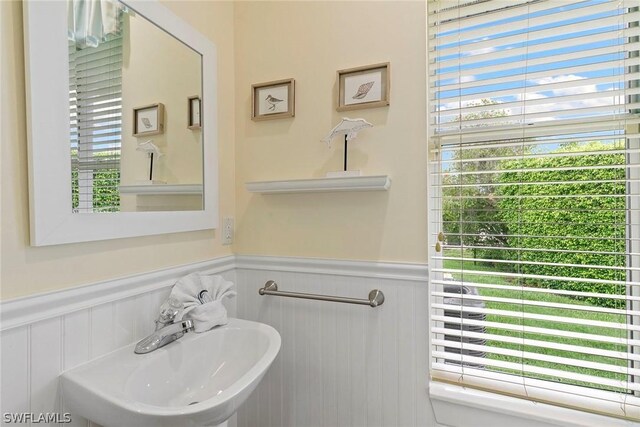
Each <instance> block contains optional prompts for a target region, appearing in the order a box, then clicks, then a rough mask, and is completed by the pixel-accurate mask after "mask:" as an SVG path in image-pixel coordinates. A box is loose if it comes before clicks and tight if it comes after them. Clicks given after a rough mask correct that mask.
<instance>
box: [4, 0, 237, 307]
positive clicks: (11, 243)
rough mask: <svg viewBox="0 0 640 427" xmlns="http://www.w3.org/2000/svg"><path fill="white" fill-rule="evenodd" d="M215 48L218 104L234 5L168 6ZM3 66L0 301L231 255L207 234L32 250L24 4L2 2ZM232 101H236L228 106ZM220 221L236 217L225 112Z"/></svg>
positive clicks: (227, 70) (226, 94)
mask: <svg viewBox="0 0 640 427" xmlns="http://www.w3.org/2000/svg"><path fill="white" fill-rule="evenodd" d="M163 3H164V4H165V5H167V6H168V7H169V8H170V9H172V10H173V11H174V12H175V13H176V14H177V15H179V16H180V17H182V18H183V19H185V20H187V21H188V22H189V23H190V24H191V25H193V26H194V27H195V28H196V29H197V30H198V31H200V32H201V33H203V34H204V35H206V36H207V37H209V38H210V39H211V40H212V41H214V42H215V44H216V46H217V49H218V73H219V77H220V81H221V82H224V83H223V84H219V85H218V93H219V101H218V102H219V103H220V105H221V106H222V105H229V103H230V100H233V98H234V90H233V81H234V71H233V67H234V58H233V57H234V47H233V43H234V40H233V34H234V32H233V4H232V3H230V2H184V1H174V2H163ZM0 11H1V12H0V28H1V29H2V30H1V31H2V41H1V43H2V46H1V47H2V53H1V55H2V62H1V75H0V82H1V97H2V98H1V99H2V101H1V119H2V124H1V129H2V130H1V133H2V141H1V142H2V153H1V162H2V163H1V174H2V175H1V178H2V185H1V191H2V193H1V203H2V207H1V212H2V222H1V226H2V245H1V251H2V252H1V254H2V265H1V266H0V268H1V273H0V278H1V279H0V286H1V287H0V290H1V293H0V297H1V298H2V299H9V298H14V297H19V296H25V295H29V294H34V293H38V292H45V291H51V290H57V289H63V288H67V287H72V286H77V285H81V284H86V283H91V282H95V281H99V280H103V279H109V278H114V277H119V276H126V275H130V274H133V273H137V272H144V271H150V270H155V269H160V268H165V267H170V266H174V265H180V264H185V263H189V262H195V261H200V260H205V259H211V258H213V257H217V256H224V255H228V254H230V253H231V249H230V248H229V247H226V246H222V245H221V242H220V238H219V233H217V232H214V231H202V232H191V233H178V234H167V235H161V236H150V237H143V238H132V239H118V240H111V241H102V242H92V243H81V244H70V245H61V246H51V247H39V248H35V247H30V246H29V215H28V214H29V210H28V208H29V207H28V183H27V141H26V122H25V86H24V85H25V83H24V65H23V64H24V55H23V43H22V5H21V3H20V2H13V1H0ZM231 103H232V101H231ZM218 122H219V124H220V128H219V131H218V141H219V158H220V183H221V189H220V217H223V216H233V215H234V208H235V186H234V176H235V171H234V147H233V139H234V131H235V130H234V126H233V123H234V110H233V108H220V109H219V117H218Z"/></svg>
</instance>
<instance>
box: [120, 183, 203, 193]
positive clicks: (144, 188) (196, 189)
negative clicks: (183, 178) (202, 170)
mask: <svg viewBox="0 0 640 427" xmlns="http://www.w3.org/2000/svg"><path fill="white" fill-rule="evenodd" d="M120 193H122V194H138V195H142V196H145V195H146V196H157V195H182V194H184V195H188V194H202V185H200V184H151V185H150V184H141V185H121V186H120Z"/></svg>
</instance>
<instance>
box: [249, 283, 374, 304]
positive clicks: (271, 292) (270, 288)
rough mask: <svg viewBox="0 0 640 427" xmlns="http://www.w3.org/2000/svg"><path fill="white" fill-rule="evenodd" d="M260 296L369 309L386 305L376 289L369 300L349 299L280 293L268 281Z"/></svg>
mask: <svg viewBox="0 0 640 427" xmlns="http://www.w3.org/2000/svg"><path fill="white" fill-rule="evenodd" d="M258 293H259V294H260V295H273V296H277V297H290V298H304V299H315V300H319V301H333V302H344V303H346V304H360V305H368V306H369V307H378V306H379V305H382V303H384V294H383V293H382V291H380V290H378V289H374V290H372V291H371V292H369V299H364V298H348V297H336V296H332V295H316V294H304V293H300V292H286V291H279V290H278V284H277V283H276V282H274V281H273V280H269V281H267V283H265V284H264V287H263V288H260V289H258Z"/></svg>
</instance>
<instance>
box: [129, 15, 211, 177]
mask: <svg viewBox="0 0 640 427" xmlns="http://www.w3.org/2000/svg"><path fill="white" fill-rule="evenodd" d="M125 17H126V20H125V23H126V24H125V31H124V40H123V45H124V49H123V59H124V61H123V66H122V91H123V93H125V94H126V95H125V96H124V97H123V99H122V111H123V118H122V155H121V156H122V160H121V169H120V171H121V180H122V185H131V184H136V183H137V181H140V180H142V181H144V180H148V179H149V157H148V155H147V154H146V153H143V152H140V151H137V150H136V148H137V145H138V144H139V143H141V142H144V141H147V140H150V139H151V140H153V143H154V144H155V145H157V146H158V148H159V149H160V152H161V153H162V154H163V155H162V156H161V157H160V158H155V159H154V162H153V169H154V171H153V178H154V179H155V180H160V181H165V182H166V183H169V184H202V142H201V141H202V132H201V131H200V129H188V128H187V126H188V123H187V116H188V114H187V112H188V103H187V98H188V97H189V96H196V95H197V96H199V97H202V88H201V86H202V85H201V82H202V72H201V69H202V63H201V62H202V61H201V57H200V55H199V54H198V53H197V52H195V51H194V50H192V49H189V48H188V47H187V46H185V45H184V44H183V43H181V42H180V41H178V40H177V39H175V38H174V37H172V36H171V35H169V34H167V33H166V32H165V31H163V30H162V29H160V28H158V27H157V26H155V25H154V24H153V23H151V22H150V21H148V20H147V19H146V18H145V17H143V16H142V15H139V14H133V15H129V14H126V15H125ZM158 102H161V103H162V104H164V107H165V114H164V118H165V122H164V124H165V126H164V132H163V133H162V134H158V135H150V136H141V137H135V136H133V113H132V112H133V109H134V108H137V107H142V106H144V105H150V104H156V103H158Z"/></svg>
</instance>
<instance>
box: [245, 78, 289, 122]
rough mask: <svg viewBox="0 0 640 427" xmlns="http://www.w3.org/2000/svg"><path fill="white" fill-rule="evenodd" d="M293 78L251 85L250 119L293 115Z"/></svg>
mask: <svg viewBox="0 0 640 427" xmlns="http://www.w3.org/2000/svg"><path fill="white" fill-rule="evenodd" d="M295 83H296V82H295V80H294V79H284V80H274V81H271V82H266V83H257V84H254V85H251V120H254V121H260V120H273V119H283V118H287V117H294V116H295V114H296V109H295V98H296V97H295V89H296V88H295Z"/></svg>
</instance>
